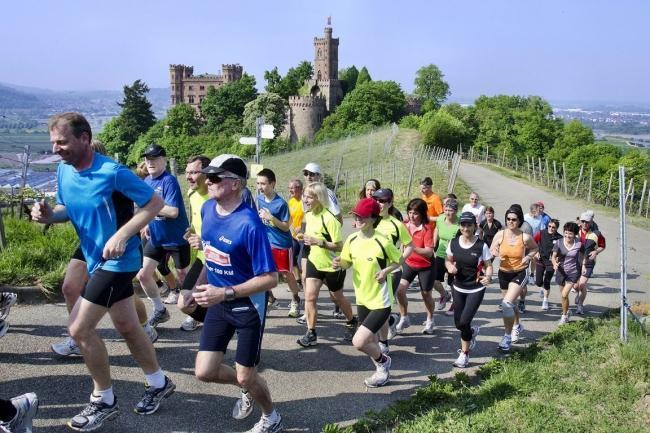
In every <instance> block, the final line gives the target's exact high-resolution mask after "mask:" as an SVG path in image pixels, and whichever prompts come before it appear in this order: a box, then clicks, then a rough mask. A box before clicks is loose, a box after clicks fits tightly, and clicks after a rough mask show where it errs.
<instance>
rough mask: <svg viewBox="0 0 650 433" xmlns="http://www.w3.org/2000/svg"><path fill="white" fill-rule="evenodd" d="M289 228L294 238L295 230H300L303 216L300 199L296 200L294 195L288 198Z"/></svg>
mask: <svg viewBox="0 0 650 433" xmlns="http://www.w3.org/2000/svg"><path fill="white" fill-rule="evenodd" d="M288 203H289V228H290V230H291V236H293V238H294V239H297V238H296V232H297V231H298V230H300V226H301V225H302V219H303V218H304V216H305V212H304V211H303V210H302V201H301V200H298V199H297V198H295V197H291V198H290V199H289V202H288Z"/></svg>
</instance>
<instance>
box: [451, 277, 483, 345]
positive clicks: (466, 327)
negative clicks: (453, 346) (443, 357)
mask: <svg viewBox="0 0 650 433" xmlns="http://www.w3.org/2000/svg"><path fill="white" fill-rule="evenodd" d="M451 295H452V299H453V303H454V325H456V329H458V330H459V331H460V338H461V339H462V340H463V341H471V340H472V320H473V319H474V315H475V314H476V312H477V311H478V307H480V306H481V302H483V296H484V295H485V289H482V290H479V291H478V292H474V293H462V292H459V291H458V290H456V288H455V287H454V288H453V289H452V291H451Z"/></svg>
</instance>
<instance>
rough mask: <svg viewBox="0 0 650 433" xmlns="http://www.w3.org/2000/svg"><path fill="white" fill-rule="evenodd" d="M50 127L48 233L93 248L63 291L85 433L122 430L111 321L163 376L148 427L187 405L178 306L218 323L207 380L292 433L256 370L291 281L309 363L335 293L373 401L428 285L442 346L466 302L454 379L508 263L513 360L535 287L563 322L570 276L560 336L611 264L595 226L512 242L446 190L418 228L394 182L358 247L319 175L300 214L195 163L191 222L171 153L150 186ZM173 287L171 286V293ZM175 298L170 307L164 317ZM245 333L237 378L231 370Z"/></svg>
mask: <svg viewBox="0 0 650 433" xmlns="http://www.w3.org/2000/svg"><path fill="white" fill-rule="evenodd" d="M48 127H49V131H50V138H51V142H52V146H53V152H54V153H56V154H57V155H59V156H60V157H61V159H62V163H61V164H60V166H59V169H58V172H57V180H58V190H57V195H56V205H55V206H54V207H51V206H50V205H49V204H48V203H47V202H45V201H41V202H38V203H36V204H35V205H34V207H33V209H32V219H33V220H34V221H36V222H39V223H43V224H52V223H58V222H64V221H70V222H71V223H72V224H73V226H74V228H75V230H76V232H77V235H78V236H79V241H80V247H79V249H78V250H77V251H76V252H75V254H74V255H73V257H72V259H71V260H70V263H69V266H68V269H67V274H66V278H65V281H64V284H63V294H64V297H65V301H66V306H67V309H68V312H69V322H68V331H69V336H68V337H67V338H66V339H65V340H64V341H62V342H60V343H55V344H54V345H53V346H52V350H53V351H55V352H56V353H58V354H61V355H65V356H74V355H81V356H83V358H84V362H85V364H86V366H87V368H88V371H89V374H90V376H91V378H92V381H93V390H92V392H91V395H90V402H89V403H88V405H87V406H86V407H85V408H84V409H83V410H82V411H81V412H80V413H79V414H77V415H76V416H74V417H73V418H72V419H71V420H70V421H69V422H68V423H67V425H68V427H69V428H71V429H72V430H75V431H93V430H96V429H98V428H100V427H101V426H102V425H103V423H104V422H106V421H109V420H111V419H113V418H114V417H116V416H117V415H118V414H119V406H118V403H117V397H116V396H115V394H114V392H113V387H112V381H111V376H110V370H109V360H108V353H107V351H106V347H105V345H104V342H103V341H102V339H101V338H100V337H99V335H98V333H97V330H96V328H97V324H98V323H99V321H100V320H101V318H102V317H104V316H105V315H106V314H107V313H108V314H109V316H110V317H111V320H112V321H113V324H114V326H115V328H116V330H117V331H118V332H119V333H120V334H121V335H122V336H123V337H124V339H125V341H126V343H127V346H128V348H129V350H130V351H131V353H132V355H133V357H134V359H135V361H136V362H137V363H138V365H139V366H140V368H141V369H142V371H143V373H144V376H145V382H146V386H145V391H144V394H143V396H142V398H141V400H140V401H139V402H138V403H137V404H136V406H135V407H134V412H135V413H137V414H139V415H150V414H153V413H154V412H156V411H157V410H158V408H159V405H160V404H161V403H162V402H163V401H164V400H165V399H166V398H168V397H169V396H170V395H172V394H173V392H174V390H175V384H174V382H173V381H172V380H171V378H170V377H169V376H167V375H166V374H165V373H164V372H163V370H162V369H161V367H160V365H159V364H158V360H157V357H156V353H155V350H154V346H153V342H155V340H156V339H157V336H158V332H157V331H156V328H158V326H159V325H160V324H161V323H165V322H167V321H168V320H169V319H170V311H169V307H167V306H166V305H165V304H166V303H167V305H169V304H176V306H177V307H178V308H179V310H180V311H182V313H183V314H185V315H186V318H185V319H184V321H183V323H182V325H181V329H183V330H186V331H193V330H195V329H197V328H199V326H201V324H202V327H201V334H200V337H199V338H198V340H199V341H198V346H199V351H198V353H197V356H196V364H195V375H196V377H197V379H199V380H200V381H204V382H212V383H225V384H232V385H235V386H238V387H239V388H240V394H239V398H238V399H237V400H236V402H235V405H234V408H233V413H232V416H233V417H234V418H236V419H244V418H246V417H248V416H249V415H250V414H251V413H252V410H253V404H254V403H255V404H257V405H258V406H259V407H260V408H261V410H262V416H261V418H260V420H259V421H258V422H257V423H256V424H255V426H254V427H253V428H252V429H251V430H250V432H272V433H275V432H279V431H281V430H282V429H283V422H282V418H281V416H280V415H279V413H278V412H277V411H276V410H275V408H274V404H273V400H272V398H271V394H270V391H269V387H268V386H267V384H266V382H265V381H264V379H263V378H262V377H261V376H260V375H259V374H258V372H257V368H256V367H257V365H258V363H259V361H260V355H261V347H262V336H263V332H264V325H265V320H266V317H267V311H268V310H271V309H274V308H276V307H277V306H278V301H277V298H276V296H274V294H273V292H272V290H273V288H274V287H275V286H276V285H277V284H278V278H279V277H280V276H281V277H282V278H283V279H284V280H285V281H286V282H287V285H288V289H289V290H290V292H291V301H290V304H289V309H288V316H289V317H295V318H296V320H297V321H298V323H301V324H303V325H305V327H306V329H305V333H304V334H303V335H301V336H299V338H297V340H296V341H297V344H298V346H299V347H303V348H307V347H312V346H315V345H317V344H318V333H317V318H318V314H317V313H318V302H317V301H318V297H319V292H320V289H321V287H322V286H323V284H324V285H325V286H326V287H327V289H328V291H329V295H330V299H331V301H332V303H333V305H334V314H335V315H336V317H339V318H341V319H342V320H345V330H346V333H345V338H346V339H347V340H349V341H351V343H352V345H353V346H354V347H355V348H356V349H358V350H359V351H361V352H362V353H364V354H366V355H367V356H368V357H369V358H370V362H371V363H372V365H373V367H374V370H373V373H372V375H371V376H369V377H368V378H366V379H365V381H364V383H365V385H366V386H368V387H378V386H382V385H385V384H386V383H388V382H389V381H390V368H391V362H392V360H391V357H390V356H389V353H390V345H389V341H390V340H391V339H393V338H395V337H396V336H397V335H399V334H401V333H403V332H404V330H405V329H406V328H408V327H410V326H411V318H410V316H409V314H408V299H407V291H408V289H409V287H418V286H419V291H420V294H421V297H422V300H423V304H424V306H425V310H426V320H425V321H424V323H423V328H422V333H424V334H432V333H434V330H435V321H434V312H435V311H436V310H444V309H445V308H446V305H447V304H448V303H449V302H450V301H451V305H450V307H449V311H448V312H447V314H449V315H453V317H454V324H455V326H456V328H457V329H458V330H459V331H460V349H459V351H458V352H459V356H458V359H456V361H455V362H454V365H455V366H456V367H459V368H465V367H468V366H469V365H470V362H469V353H470V351H471V350H472V349H473V348H474V346H475V344H476V337H477V336H478V334H479V330H480V328H479V327H478V326H472V320H473V318H474V316H475V315H476V313H477V311H478V309H479V307H480V305H481V303H482V300H483V297H484V294H485V290H486V287H487V286H488V285H489V284H490V283H491V281H492V279H493V273H494V270H493V261H497V262H498V264H499V267H498V280H499V286H500V289H501V294H502V298H503V300H502V302H501V303H500V305H499V308H500V309H501V311H502V314H503V322H504V330H505V332H504V336H503V338H502V340H501V342H500V343H499V348H500V349H501V350H503V351H509V350H510V346H511V344H512V343H515V342H517V341H518V340H519V338H520V335H521V332H522V331H523V326H522V325H521V323H520V321H519V318H520V315H521V314H523V313H524V312H525V311H526V304H525V299H526V294H527V287H528V286H530V285H532V284H535V285H537V286H538V287H539V288H540V293H541V295H542V297H543V301H542V309H543V310H548V296H549V292H550V284H551V281H552V279H553V275H554V273H555V276H556V281H557V283H558V285H559V286H560V287H561V300H562V316H561V318H560V323H566V322H567V321H568V318H569V311H570V310H569V296H570V293H571V291H572V290H573V291H575V292H576V300H575V304H576V313H578V314H582V313H583V312H584V309H583V305H584V301H585V297H586V294H587V282H588V280H589V278H590V277H591V275H592V272H593V267H594V264H595V259H596V256H597V255H598V254H599V253H600V252H602V251H603V250H604V248H605V240H604V237H603V236H602V234H601V233H600V232H599V231H598V230H597V226H596V225H595V223H594V221H593V212H590V211H587V212H585V213H583V214H582V215H581V216H580V218H579V221H578V222H573V221H570V222H566V223H565V224H564V225H563V227H562V233H561V234H560V233H558V231H559V225H560V222H559V221H558V220H556V219H552V218H550V217H549V216H548V215H547V214H546V213H544V206H543V203H541V202H538V203H534V204H533V205H531V206H530V212H529V213H527V214H526V215H524V213H523V210H522V208H521V206H520V205H518V204H513V205H512V206H510V207H509V208H508V209H507V210H506V212H505V225H502V224H501V223H500V222H499V221H498V220H497V219H496V218H495V210H494V209H493V208H492V207H485V206H483V205H481V204H480V202H479V196H478V195H477V194H476V193H472V194H471V195H470V197H469V199H470V200H469V203H468V204H466V205H465V206H464V207H463V208H462V209H461V211H460V212H459V210H458V208H459V204H458V199H457V197H456V196H455V195H454V194H449V195H448V196H447V197H445V198H444V200H443V199H441V197H439V196H438V195H437V194H435V193H434V192H433V191H432V186H433V182H432V180H431V178H429V177H426V178H424V179H422V181H421V182H420V187H421V197H419V198H414V199H412V200H410V201H409V202H408V204H407V206H406V215H404V216H403V215H402V214H401V213H400V212H399V211H398V210H397V208H396V207H395V205H394V201H395V197H394V195H393V191H391V190H390V189H388V188H382V187H381V185H380V181H379V180H377V179H370V180H369V181H367V182H366V184H365V185H364V186H363V188H362V189H361V191H360V192H359V201H358V202H357V203H356V205H355V206H354V208H353V210H352V212H351V213H352V215H353V227H354V229H355V231H354V233H352V234H351V235H350V236H348V237H347V238H346V239H344V238H343V230H342V224H343V218H342V214H341V209H340V207H339V205H338V202H337V199H336V195H335V193H334V192H333V191H332V190H330V189H329V188H327V186H326V185H325V184H324V183H323V177H322V176H323V174H322V172H321V168H320V166H319V165H318V164H317V163H314V162H310V163H308V164H307V165H306V166H305V167H304V169H303V172H302V178H303V179H302V180H301V179H299V178H298V177H296V178H295V179H293V180H291V182H290V183H289V185H288V192H289V199H288V201H285V200H284V199H283V198H282V197H281V196H280V195H279V194H278V193H277V191H276V175H275V173H274V172H273V171H272V170H271V169H269V168H264V169H262V170H261V171H259V172H258V173H256V175H255V187H254V188H255V190H256V192H257V194H256V195H254V194H252V193H251V192H250V190H249V189H248V188H247V186H246V185H247V179H248V178H249V169H248V167H247V166H246V164H245V163H244V161H243V160H242V159H241V158H239V157H238V156H236V155H229V154H224V155H219V156H218V157H216V158H214V159H212V160H211V159H209V158H208V157H206V156H202V155H197V156H193V157H191V158H190V159H189V160H188V161H187V165H186V167H185V177H186V179H187V182H188V185H189V197H188V199H189V204H190V205H189V209H190V212H189V214H190V215H189V218H188V215H187V214H186V210H185V203H184V199H183V193H182V191H181V188H180V185H179V183H178V181H177V179H176V178H175V177H174V176H173V175H172V174H171V173H169V172H168V171H167V169H166V167H167V158H166V152H165V149H164V148H163V147H161V146H159V145H157V144H153V145H151V146H150V147H149V148H147V149H146V151H145V152H144V154H143V157H144V165H143V167H141V170H143V172H142V177H144V180H142V179H141V178H139V177H138V176H137V175H136V174H134V173H133V172H132V171H131V170H129V169H128V168H126V167H124V166H122V165H120V164H118V163H116V162H114V161H113V160H111V159H110V158H108V157H106V156H105V155H103V153H105V152H102V147H101V145H100V144H98V143H94V142H93V140H92V132H91V129H90V125H89V124H88V122H87V121H86V119H85V118H84V117H83V116H82V115H80V114H78V113H63V114H60V115H56V116H54V117H52V118H51V119H50V122H49V125H48ZM192 250H195V254H194V255H195V257H196V258H195V259H194V261H192V256H193V254H192ZM170 261H173V265H174V269H175V276H174V273H173V272H172V271H171V270H170V269H169V266H168V264H169V262H170ZM157 270H158V271H157ZM347 270H349V271H350V272H351V273H352V286H353V289H354V295H355V302H354V304H355V305H356V314H355V309H354V308H353V303H352V302H350V300H349V299H348V298H347V297H346V296H345V294H344V291H343V288H344V283H345V276H346V271H347ZM157 273H160V274H161V275H162V276H163V278H164V279H166V283H161V282H160V281H157V279H159V277H158V276H157ZM533 274H534V277H532V275H533ZM134 278H137V280H138V281H139V283H140V286H141V287H142V289H143V291H144V292H145V294H146V295H147V297H148V298H149V300H150V301H151V306H152V309H151V314H149V315H147V313H146V307H145V306H144V304H143V303H142V300H141V299H140V298H139V297H138V296H136V295H134V288H133V279H134ZM165 286H169V287H170V293H169V294H168V295H167V297H166V298H165V299H164V300H163V296H162V293H161V288H162V287H165ZM434 289H435V290H436V292H437V293H438V298H437V299H434V297H433V295H432V293H433V290H434ZM301 292H302V293H303V295H304V314H301V313H302V311H301V304H302V302H301V299H300V296H301ZM15 301H16V298H15V295H13V294H3V295H2V298H1V299H0V336H2V335H4V333H5V332H6V330H7V327H8V324H7V321H6V317H7V315H8V312H9V308H10V307H11V305H13V303H15ZM395 301H396V303H397V308H396V309H395V311H394V312H393V308H394V307H393V305H394V304H395ZM235 333H237V336H238V337H237V347H236V350H235V357H234V360H235V367H234V368H233V367H231V366H230V365H229V364H228V363H227V362H225V361H224V355H225V352H226V349H227V346H228V344H229V342H230V340H231V339H232V337H233V336H234V334H235ZM37 408H38V399H37V397H36V396H35V395H34V394H33V393H28V394H25V395H23V396H19V397H16V398H14V399H11V400H2V399H0V430H2V431H6V432H18V431H21V432H22V431H31V420H32V418H33V416H34V415H35V413H36V410H37Z"/></svg>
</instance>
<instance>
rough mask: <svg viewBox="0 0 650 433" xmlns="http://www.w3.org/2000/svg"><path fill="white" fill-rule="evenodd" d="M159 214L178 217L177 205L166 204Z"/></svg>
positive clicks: (172, 217)
mask: <svg viewBox="0 0 650 433" xmlns="http://www.w3.org/2000/svg"><path fill="white" fill-rule="evenodd" d="M158 216H161V217H165V218H171V219H174V218H178V208H177V207H175V206H169V205H164V206H163V207H162V209H160V211H159V212H158Z"/></svg>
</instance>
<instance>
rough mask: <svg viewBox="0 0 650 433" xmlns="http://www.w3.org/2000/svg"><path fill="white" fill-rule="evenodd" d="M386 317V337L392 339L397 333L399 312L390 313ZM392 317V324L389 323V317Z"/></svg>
mask: <svg viewBox="0 0 650 433" xmlns="http://www.w3.org/2000/svg"><path fill="white" fill-rule="evenodd" d="M390 316H391V317H389V319H388V339H389V340H392V339H393V338H395V336H396V335H397V322H399V314H397V313H391V315H390ZM391 318H392V319H393V324H392V325H391V324H390V319H391Z"/></svg>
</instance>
